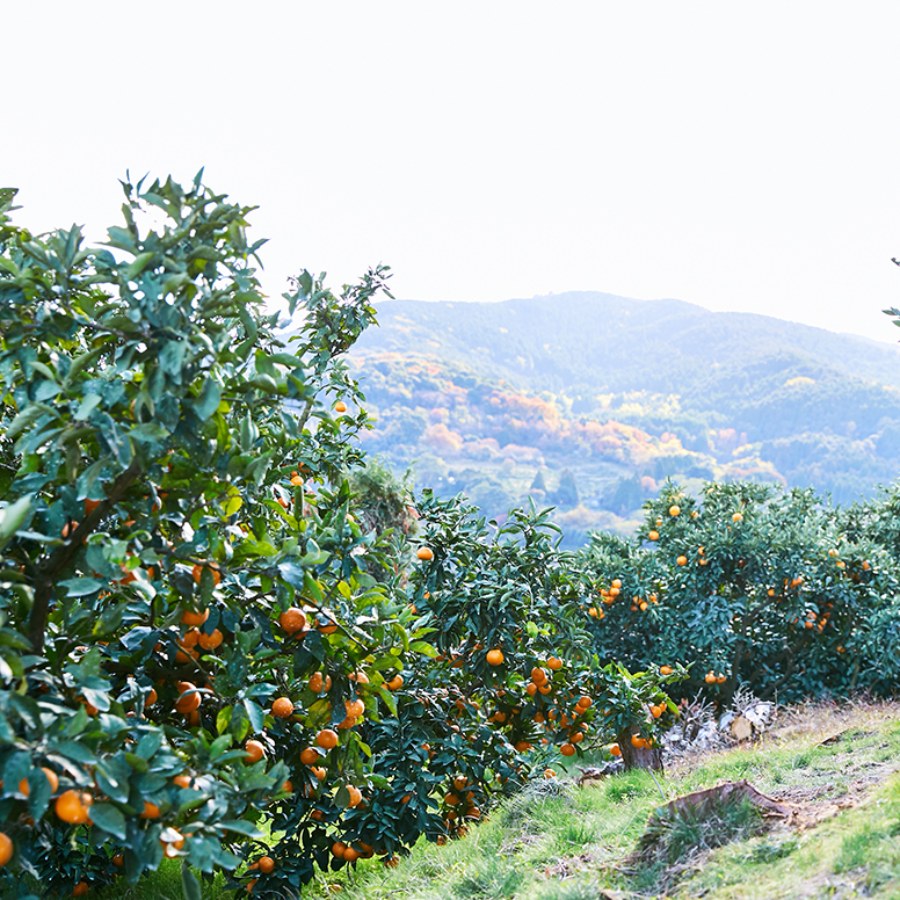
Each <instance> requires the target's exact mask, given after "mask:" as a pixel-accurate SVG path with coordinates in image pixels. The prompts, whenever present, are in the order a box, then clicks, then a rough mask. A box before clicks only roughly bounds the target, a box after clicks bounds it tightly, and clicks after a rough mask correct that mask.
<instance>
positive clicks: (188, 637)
mask: <svg viewBox="0 0 900 900" xmlns="http://www.w3.org/2000/svg"><path fill="white" fill-rule="evenodd" d="M199 640H200V632H199V631H198V630H197V629H196V628H190V629H188V630H187V631H186V632H185V633H184V637H183V638H182V639H181V642H180V644H179V646H181V647H186V648H187V649H188V650H190V649H191V648H192V647H196V646H197V642H198V641H199Z"/></svg>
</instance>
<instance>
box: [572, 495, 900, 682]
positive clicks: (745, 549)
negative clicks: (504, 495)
mask: <svg viewBox="0 0 900 900" xmlns="http://www.w3.org/2000/svg"><path fill="white" fill-rule="evenodd" d="M898 505H900V499H898V491H897V490H896V489H895V490H894V491H892V492H886V493H884V494H883V495H882V496H881V497H879V498H877V499H876V500H873V501H871V502H869V503H866V504H862V505H858V506H854V507H850V508H849V509H846V510H841V509H835V508H833V507H830V506H828V505H825V504H823V503H821V502H820V501H819V500H818V499H817V498H816V497H815V496H814V494H813V493H812V492H811V491H800V490H794V491H789V492H785V491H779V490H776V489H774V488H771V487H767V486H763V485H755V484H747V483H740V484H709V485H707V486H706V488H705V489H704V491H703V492H702V494H700V495H699V496H697V497H695V496H691V495H689V494H687V493H686V492H684V491H682V490H681V489H680V488H678V487H677V486H675V485H671V484H670V485H667V486H666V488H665V489H664V490H663V491H662V492H661V493H660V496H659V497H658V498H657V499H655V500H653V501H651V502H649V503H648V504H647V505H646V517H645V522H644V525H643V527H642V528H641V529H640V531H639V533H638V534H637V535H636V536H635V537H634V538H631V539H626V538H622V537H618V536H613V535H608V534H607V535H601V534H598V535H595V536H594V538H593V540H592V542H591V545H590V547H588V548H587V549H586V550H585V551H584V552H583V554H582V558H583V560H584V565H585V567H586V570H587V571H588V572H590V574H591V577H593V578H595V579H596V582H597V584H598V587H599V589H600V590H601V591H602V592H603V593H602V595H601V596H600V597H599V598H598V600H597V602H596V604H595V607H594V608H593V610H592V612H593V621H594V625H593V632H594V640H595V646H596V648H597V650H598V652H599V653H600V655H601V656H605V655H616V656H617V657H618V658H619V659H621V660H622V661H623V662H625V663H626V664H628V665H631V666H641V665H643V664H645V663H647V662H649V661H654V662H656V661H660V660H661V661H663V662H664V663H668V664H675V663H685V664H687V663H690V664H692V670H691V673H692V674H691V679H690V680H689V681H688V682H686V683H685V684H684V686H683V689H684V690H685V691H688V692H690V691H695V690H697V689H700V688H702V689H704V690H707V691H709V692H710V693H711V694H712V695H713V696H714V697H716V698H718V699H727V698H728V697H729V696H730V695H731V694H732V693H733V691H734V690H735V688H736V686H737V685H738V684H741V683H743V684H746V685H749V686H751V687H752V688H753V689H754V690H755V691H757V692H758V693H760V694H762V695H765V696H777V697H778V698H779V699H783V700H791V699H800V698H802V697H807V696H820V695H822V694H825V693H830V694H836V695H842V694H847V693H849V692H850V691H852V690H854V689H862V688H866V689H870V690H872V691H875V692H878V693H882V694H886V693H892V692H895V691H896V690H897V689H898V687H900V653H898V648H900V597H898V579H900V566H898V562H900V561H898V558H897V548H898V547H900V544H898V533H897V528H898V526H897V523H898V521H900V519H898V515H897V513H898ZM613 578H617V579H620V580H621V582H622V589H621V594H619V595H617V596H615V597H612V596H610V594H609V591H608V587H609V584H610V581H611V579H613Z"/></svg>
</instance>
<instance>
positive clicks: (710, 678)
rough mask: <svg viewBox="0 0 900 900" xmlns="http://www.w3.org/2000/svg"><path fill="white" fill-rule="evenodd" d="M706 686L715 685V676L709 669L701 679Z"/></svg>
mask: <svg viewBox="0 0 900 900" xmlns="http://www.w3.org/2000/svg"><path fill="white" fill-rule="evenodd" d="M703 680H704V681H705V682H706V683H707V684H715V682H716V674H715V672H713V671H712V669H710V671H709V672H707V673H706V676H705V677H704V679H703Z"/></svg>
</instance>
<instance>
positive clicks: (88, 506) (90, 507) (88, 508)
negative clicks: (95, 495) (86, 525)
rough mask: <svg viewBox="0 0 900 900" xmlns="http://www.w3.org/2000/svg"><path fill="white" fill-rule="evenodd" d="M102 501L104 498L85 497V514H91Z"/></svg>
mask: <svg viewBox="0 0 900 900" xmlns="http://www.w3.org/2000/svg"><path fill="white" fill-rule="evenodd" d="M102 502H103V501H102V500H91V499H89V498H85V501H84V514H85V515H86V516H89V515H90V514H91V513H92V512H93V511H94V510H95V509H96V508H97V507H98V506H99V505H100V504H101V503H102Z"/></svg>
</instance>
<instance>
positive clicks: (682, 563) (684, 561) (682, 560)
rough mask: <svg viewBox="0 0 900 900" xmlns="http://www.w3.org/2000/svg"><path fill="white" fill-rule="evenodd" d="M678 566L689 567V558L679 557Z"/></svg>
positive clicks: (676, 561)
mask: <svg viewBox="0 0 900 900" xmlns="http://www.w3.org/2000/svg"><path fill="white" fill-rule="evenodd" d="M675 563H676V565H679V566H686V565H687V557H686V556H679V557H678V559H676V560H675Z"/></svg>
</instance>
